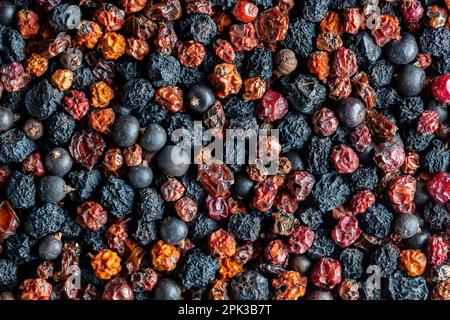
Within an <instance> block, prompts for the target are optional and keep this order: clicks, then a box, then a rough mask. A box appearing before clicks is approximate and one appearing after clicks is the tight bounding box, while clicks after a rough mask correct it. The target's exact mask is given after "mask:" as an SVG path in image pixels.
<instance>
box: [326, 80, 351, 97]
mask: <svg viewBox="0 0 450 320" xmlns="http://www.w3.org/2000/svg"><path fill="white" fill-rule="evenodd" d="M328 87H329V92H328V95H329V96H330V98H332V99H335V100H344V99H346V98H348V97H349V96H350V94H351V93H352V84H351V82H350V79H349V78H339V77H332V78H330V79H328Z"/></svg>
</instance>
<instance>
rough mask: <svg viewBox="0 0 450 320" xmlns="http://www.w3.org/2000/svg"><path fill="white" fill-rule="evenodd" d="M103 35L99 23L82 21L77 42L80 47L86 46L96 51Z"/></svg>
mask: <svg viewBox="0 0 450 320" xmlns="http://www.w3.org/2000/svg"><path fill="white" fill-rule="evenodd" d="M102 35H103V32H102V28H101V27H100V25H99V24H98V23H97V22H94V21H87V20H82V21H81V22H80V26H79V28H78V31H77V35H76V38H75V42H76V44H77V46H79V47H81V46H85V47H86V48H88V49H94V47H95V46H96V45H97V43H98V41H99V40H100V38H101V37H102Z"/></svg>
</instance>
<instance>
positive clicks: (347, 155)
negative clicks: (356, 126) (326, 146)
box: [330, 144, 359, 174]
mask: <svg viewBox="0 0 450 320" xmlns="http://www.w3.org/2000/svg"><path fill="white" fill-rule="evenodd" d="M330 160H331V164H332V165H333V167H334V168H335V169H336V171H337V172H339V173H341V174H346V173H352V172H355V171H356V169H358V167H359V158H358V155H357V154H356V153H355V151H353V149H352V148H350V147H349V146H346V145H345V144H340V145H337V146H335V147H334V148H333V151H332V152H331V156H330Z"/></svg>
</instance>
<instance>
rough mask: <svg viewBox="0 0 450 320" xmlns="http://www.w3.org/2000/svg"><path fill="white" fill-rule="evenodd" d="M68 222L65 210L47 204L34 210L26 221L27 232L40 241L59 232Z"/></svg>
mask: <svg viewBox="0 0 450 320" xmlns="http://www.w3.org/2000/svg"><path fill="white" fill-rule="evenodd" d="M65 220H66V216H65V213H64V210H63V209H61V208H60V207H59V206H57V205H55V204H51V203H47V204H45V205H43V206H42V207H38V208H34V209H33V210H32V211H31V213H30V215H29V216H27V217H26V219H25V225H24V226H25V230H26V231H27V232H28V233H29V234H30V235H32V236H33V237H35V238H37V239H39V238H42V237H44V236H46V235H49V234H52V233H55V232H57V231H59V229H60V228H61V226H62V224H63V223H64V221H65Z"/></svg>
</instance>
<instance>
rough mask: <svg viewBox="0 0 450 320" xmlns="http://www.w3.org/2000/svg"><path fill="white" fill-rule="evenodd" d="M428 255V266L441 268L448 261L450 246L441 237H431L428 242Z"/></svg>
mask: <svg viewBox="0 0 450 320" xmlns="http://www.w3.org/2000/svg"><path fill="white" fill-rule="evenodd" d="M426 253H427V259H428V264H431V265H434V266H439V265H441V264H443V263H444V262H445V261H446V260H447V255H448V244H447V243H446V242H445V240H444V239H443V238H442V237H440V236H437V235H434V236H431V237H430V238H428V240H427V248H426Z"/></svg>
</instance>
